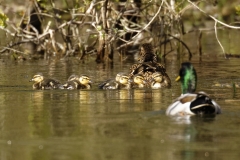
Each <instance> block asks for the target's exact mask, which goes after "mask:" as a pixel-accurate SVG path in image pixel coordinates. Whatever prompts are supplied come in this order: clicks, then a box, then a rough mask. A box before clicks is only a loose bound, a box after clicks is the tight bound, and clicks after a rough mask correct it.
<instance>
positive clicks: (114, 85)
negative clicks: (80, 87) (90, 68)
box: [98, 72, 129, 89]
mask: <svg viewBox="0 0 240 160" xmlns="http://www.w3.org/2000/svg"><path fill="white" fill-rule="evenodd" d="M128 79H129V77H128V76H127V74H126V73H124V72H119V73H118V74H117V75H116V77H115V79H109V80H106V81H104V82H102V83H100V84H99V86H98V88H99V89H123V88H127V87H128V83H127V82H126V81H128Z"/></svg>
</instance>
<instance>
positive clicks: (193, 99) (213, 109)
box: [166, 62, 221, 116]
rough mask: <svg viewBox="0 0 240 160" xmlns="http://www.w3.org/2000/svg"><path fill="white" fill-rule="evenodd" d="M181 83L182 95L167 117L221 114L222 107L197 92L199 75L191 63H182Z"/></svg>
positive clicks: (173, 104) (202, 93)
mask: <svg viewBox="0 0 240 160" xmlns="http://www.w3.org/2000/svg"><path fill="white" fill-rule="evenodd" d="M179 80H180V81H181V89H182V95H181V96H180V97H179V98H177V100H175V102H173V103H172V104H171V105H170V106H169V107H168V108H167V110H166V114H167V115H171V116H174V115H199V114H200V115H205V114H220V113H221V108H220V106H219V105H218V104H217V103H216V102H215V101H214V100H212V99H211V98H210V97H209V96H208V95H207V94H206V93H204V92H198V93H195V91H196V86H197V73H196V70H195V69H194V67H193V66H192V64H191V63H190V62H184V63H182V67H181V69H180V71H179V76H178V77H177V79H176V81H179Z"/></svg>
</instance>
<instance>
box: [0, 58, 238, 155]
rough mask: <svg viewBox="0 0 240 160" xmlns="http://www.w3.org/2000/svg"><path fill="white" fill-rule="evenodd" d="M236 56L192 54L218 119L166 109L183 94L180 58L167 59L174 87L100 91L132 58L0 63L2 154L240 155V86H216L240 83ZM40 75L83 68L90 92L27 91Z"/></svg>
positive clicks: (60, 74)
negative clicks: (104, 62)
mask: <svg viewBox="0 0 240 160" xmlns="http://www.w3.org/2000/svg"><path fill="white" fill-rule="evenodd" d="M239 61H240V60H238V59H229V60H226V59H224V58H223V57H222V56H217V57H215V58H206V59H203V62H201V63H200V62H199V61H198V58H195V59H193V61H192V62H193V64H194V66H195V68H196V70H197V73H198V78H199V83H198V90H203V91H205V92H207V93H208V94H209V95H210V96H211V97H213V98H214V99H215V100H216V101H217V102H218V103H219V104H220V106H221V107H222V110H223V113H222V114H221V115H217V116H216V117H198V116H193V117H185V118H182V119H174V118H171V117H167V116H166V115H165V110H166V108H167V106H168V105H169V104H170V103H171V102H172V101H173V100H174V99H175V98H176V97H178V96H179V95H180V84H179V83H177V82H174V78H175V77H176V76H177V74H178V69H179V63H178V62H177V61H173V60H172V59H171V58H169V59H168V60H167V62H166V66H167V72H168V73H169V76H170V78H171V79H172V85H173V86H172V88H171V89H162V90H137V89H136V90H113V91H104V90H98V89H97V84H98V83H99V82H101V81H102V80H105V79H107V78H110V77H113V76H114V75H115V74H116V73H118V72H119V71H128V68H129V66H130V65H131V63H125V64H121V63H117V64H116V65H115V66H114V69H113V70H111V69H109V68H108V67H105V68H104V67H102V66H101V65H98V64H96V63H95V62H91V61H90V62H86V64H80V63H79V62H78V61H76V60H75V61H74V60H69V61H65V60H56V61H51V60H49V61H46V60H38V61H31V60H30V61H25V62H14V61H11V60H8V59H6V58H4V57H3V58H2V59H1V62H0V68H1V69H0V74H1V77H0V99H1V100H0V130H1V131H0V157H1V158H0V159H5V160H8V159H11V160H14V159H18V160H28V159H29V160H30V159H34V160H38V159H39V160H45V159H62V160H67V159H71V160H74V159H98V160H99V159H104V160H105V159H109V160H110V159H114V160H116V159H119V160H122V159H125V160H127V159H129V160H130V159H131V160H132V159H138V160H139V159H142V160H145V159H149V160H150V159H218V160H219V159H239V157H240V155H239V152H238V151H239V147H240V130H239V123H240V110H239V108H240V106H239V92H240V89H239V88H236V91H235V92H234V89H233V88H228V87H216V86H214V83H215V81H219V82H220V83H227V82H233V81H236V82H237V81H238V82H239V72H240V71H239ZM37 72H42V73H43V74H44V75H45V76H48V77H54V78H57V79H58V80H60V81H62V82H64V81H65V80H66V79H67V78H68V76H69V75H71V74H72V73H76V74H80V73H83V72H84V73H86V74H88V75H90V76H91V77H92V78H93V80H94V82H95V83H94V88H93V89H92V90H84V91H79V90H72V91H67V90H45V91H41V90H40V91H39V90H32V87H31V85H32V83H30V82H28V81H29V79H31V76H32V75H34V74H35V73H37Z"/></svg>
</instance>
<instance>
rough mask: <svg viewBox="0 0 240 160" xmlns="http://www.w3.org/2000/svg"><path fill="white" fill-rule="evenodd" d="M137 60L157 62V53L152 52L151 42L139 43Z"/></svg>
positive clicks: (140, 61)
mask: <svg viewBox="0 0 240 160" xmlns="http://www.w3.org/2000/svg"><path fill="white" fill-rule="evenodd" d="M138 62H139V63H143V62H157V55H156V54H155V53H154V49H153V46H152V44H151V43H143V44H142V45H141V47H140V52H139V58H138Z"/></svg>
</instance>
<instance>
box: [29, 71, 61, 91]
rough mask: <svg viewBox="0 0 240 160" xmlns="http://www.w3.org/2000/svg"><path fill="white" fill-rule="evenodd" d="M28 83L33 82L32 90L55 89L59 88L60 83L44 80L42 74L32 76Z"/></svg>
mask: <svg viewBox="0 0 240 160" xmlns="http://www.w3.org/2000/svg"><path fill="white" fill-rule="evenodd" d="M29 82H34V84H33V86H32V87H33V89H42V90H44V89H57V88H59V87H60V86H61V84H60V82H59V81H57V80H54V79H45V78H44V76H43V75H42V73H38V74H36V75H34V76H33V78H32V79H30V80H29Z"/></svg>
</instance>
